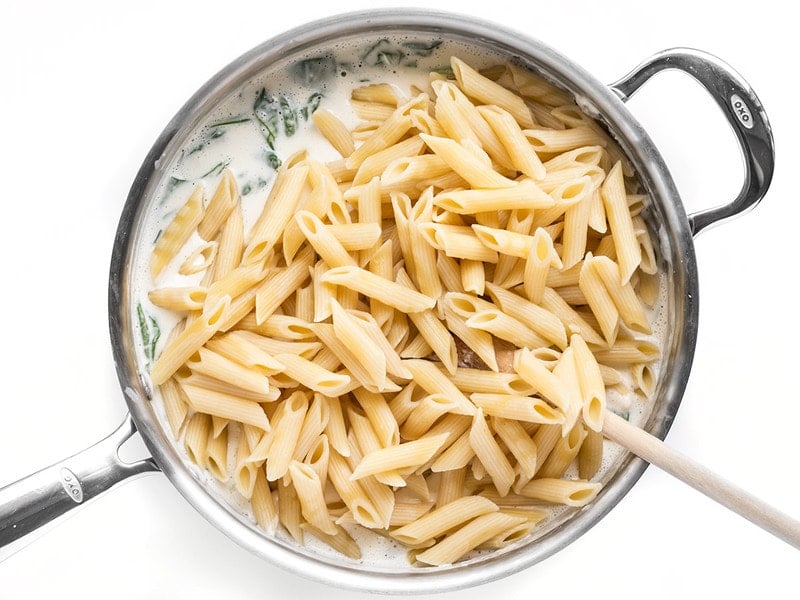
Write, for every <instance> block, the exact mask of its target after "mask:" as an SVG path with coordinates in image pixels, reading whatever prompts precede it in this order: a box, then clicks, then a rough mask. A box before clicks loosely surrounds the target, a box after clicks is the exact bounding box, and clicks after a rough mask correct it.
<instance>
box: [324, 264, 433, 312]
mask: <svg viewBox="0 0 800 600" xmlns="http://www.w3.org/2000/svg"><path fill="white" fill-rule="evenodd" d="M321 280H322V281H323V282H324V283H330V284H334V285H343V286H347V287H349V288H350V289H354V290H356V291H357V292H359V293H361V294H364V295H365V296H368V297H370V298H375V299H377V300H379V301H381V302H383V303H384V304H386V305H388V306H391V307H393V308H396V309H397V310H399V311H402V312H405V313H414V312H420V311H423V310H426V309H430V308H433V306H434V305H435V304H436V300H434V299H433V298H430V297H428V296H426V295H425V294H421V293H419V292H418V291H416V290H414V289H411V288H409V287H408V286H404V285H401V284H399V283H395V282H394V281H391V280H387V279H384V278H383V277H380V276H378V275H375V274H373V273H370V272H369V271H366V270H364V269H361V268H359V267H336V268H334V269H329V270H328V271H326V272H325V273H324V274H323V275H322V277H321Z"/></svg>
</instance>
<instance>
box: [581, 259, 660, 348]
mask: <svg viewBox="0 0 800 600" xmlns="http://www.w3.org/2000/svg"><path fill="white" fill-rule="evenodd" d="M587 262H590V263H591V264H590V266H591V268H593V269H594V270H595V272H596V273H597V274H598V275H599V277H600V279H601V281H602V282H603V285H604V286H605V288H606V291H607V292H608V295H609V296H610V297H611V300H612V301H613V302H614V305H615V306H616V307H617V311H618V313H619V316H620V318H621V319H622V322H623V323H625V325H627V326H628V327H630V328H631V329H633V330H634V331H638V332H639V333H650V331H651V329H650V322H649V321H648V319H647V315H646V314H645V312H644V307H643V306H642V302H641V300H639V297H638V296H637V294H636V291H635V290H634V289H633V286H632V285H631V283H630V282H628V283H626V284H624V285H623V284H622V283H621V282H622V277H621V275H620V270H619V265H617V263H615V262H614V261H612V260H611V259H609V258H608V257H605V256H595V257H593V258H592V259H591V260H590V261H589V259H587Z"/></svg>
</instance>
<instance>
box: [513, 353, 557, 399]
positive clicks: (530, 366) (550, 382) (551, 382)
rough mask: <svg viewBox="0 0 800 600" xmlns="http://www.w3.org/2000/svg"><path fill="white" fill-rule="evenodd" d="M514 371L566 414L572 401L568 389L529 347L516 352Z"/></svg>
mask: <svg viewBox="0 0 800 600" xmlns="http://www.w3.org/2000/svg"><path fill="white" fill-rule="evenodd" d="M514 371H515V372H516V373H518V374H519V376H520V377H522V379H524V380H525V381H526V382H528V383H529V384H530V385H531V386H532V387H533V389H534V390H536V391H537V392H538V393H539V394H541V395H542V396H543V397H544V398H546V399H547V400H549V401H550V402H552V403H553V404H555V406H556V407H558V408H559V409H561V410H562V411H563V412H564V413H565V414H566V412H567V410H568V407H569V403H570V398H569V396H568V393H567V390H565V389H564V386H563V384H562V383H561V381H560V380H559V378H558V377H557V376H556V375H555V374H554V373H552V372H551V371H550V370H549V369H548V368H547V367H546V366H544V364H543V363H542V362H541V361H540V360H539V359H538V358H536V357H535V356H534V355H533V354H532V353H531V351H530V350H529V349H527V348H523V349H521V350H518V351H517V352H516V353H515V354H514Z"/></svg>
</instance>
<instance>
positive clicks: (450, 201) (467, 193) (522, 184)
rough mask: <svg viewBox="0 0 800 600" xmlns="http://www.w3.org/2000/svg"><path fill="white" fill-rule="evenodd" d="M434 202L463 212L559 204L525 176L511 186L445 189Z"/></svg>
mask: <svg viewBox="0 0 800 600" xmlns="http://www.w3.org/2000/svg"><path fill="white" fill-rule="evenodd" d="M433 202H434V204H435V205H436V206H439V207H441V208H444V209H445V210H449V211H451V212H454V213H458V214H462V215H467V214H476V213H480V212H484V211H498V210H511V209H515V210H524V209H537V208H548V207H551V206H553V205H554V204H555V201H554V200H553V198H551V197H550V196H549V195H547V194H546V193H544V192H543V191H542V190H541V189H540V188H539V187H538V186H537V185H536V184H535V183H534V182H533V181H531V180H530V179H522V180H521V181H519V182H517V183H516V184H515V185H514V186H512V187H509V188H499V189H464V190H448V191H443V192H440V193H439V194H436V196H435V197H434V199H433Z"/></svg>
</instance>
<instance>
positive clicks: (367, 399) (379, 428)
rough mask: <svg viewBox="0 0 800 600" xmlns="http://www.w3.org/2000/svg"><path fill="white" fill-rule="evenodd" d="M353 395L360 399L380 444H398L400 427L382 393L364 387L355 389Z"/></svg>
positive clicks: (386, 445)
mask: <svg viewBox="0 0 800 600" xmlns="http://www.w3.org/2000/svg"><path fill="white" fill-rule="evenodd" d="M353 396H354V397H355V398H356V400H358V403H359V405H360V406H361V408H362V409H363V410H364V414H365V415H366V416H367V419H369V422H370V424H371V425H372V429H373V431H374V432H375V435H376V437H377V440H378V443H379V444H380V446H381V447H382V448H387V447H389V446H394V445H396V444H398V443H399V442H400V431H399V427H398V424H397V420H396V419H395V418H394V415H393V414H392V411H391V409H390V408H389V404H388V403H387V402H386V398H384V397H383V395H382V394H378V393H375V392H370V391H369V390H366V389H364V388H359V389H356V390H354V391H353Z"/></svg>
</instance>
